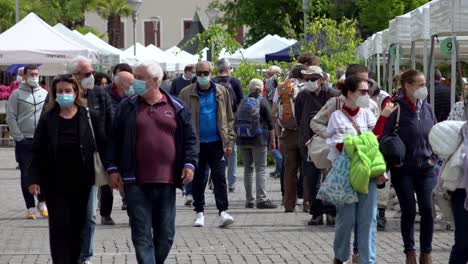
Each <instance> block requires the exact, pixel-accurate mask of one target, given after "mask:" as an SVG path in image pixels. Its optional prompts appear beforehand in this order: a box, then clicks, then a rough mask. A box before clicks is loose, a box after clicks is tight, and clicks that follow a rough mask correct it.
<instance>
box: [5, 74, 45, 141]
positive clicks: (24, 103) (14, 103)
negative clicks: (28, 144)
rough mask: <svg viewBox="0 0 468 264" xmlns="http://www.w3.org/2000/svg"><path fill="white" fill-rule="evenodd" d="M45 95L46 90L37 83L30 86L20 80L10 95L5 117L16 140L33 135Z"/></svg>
mask: <svg viewBox="0 0 468 264" xmlns="http://www.w3.org/2000/svg"><path fill="white" fill-rule="evenodd" d="M46 97H47V91H46V90H44V89H42V88H41V87H40V86H39V85H38V86H36V87H31V86H29V84H27V83H26V82H22V83H21V84H20V86H19V88H18V89H16V90H15V91H13V93H12V94H11V95H10V98H9V99H8V105H7V117H6V118H7V123H8V126H9V128H10V133H11V136H12V137H13V138H14V139H15V141H16V142H19V141H22V140H23V139H25V138H33V137H34V131H35V130H36V126H37V123H38V122H39V118H40V116H41V112H42V108H43V106H44V102H45V100H46Z"/></svg>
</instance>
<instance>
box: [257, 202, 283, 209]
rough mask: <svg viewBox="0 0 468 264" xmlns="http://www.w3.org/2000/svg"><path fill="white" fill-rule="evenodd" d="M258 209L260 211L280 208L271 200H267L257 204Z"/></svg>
mask: <svg viewBox="0 0 468 264" xmlns="http://www.w3.org/2000/svg"><path fill="white" fill-rule="evenodd" d="M257 208H258V209H276V208H278V205H276V204H274V203H273V202H272V201H270V200H265V201H263V202H260V203H257Z"/></svg>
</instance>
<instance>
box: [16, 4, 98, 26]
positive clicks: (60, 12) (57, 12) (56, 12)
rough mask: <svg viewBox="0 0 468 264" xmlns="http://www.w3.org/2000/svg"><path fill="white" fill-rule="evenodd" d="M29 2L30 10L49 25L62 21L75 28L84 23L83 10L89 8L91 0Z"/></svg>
mask: <svg viewBox="0 0 468 264" xmlns="http://www.w3.org/2000/svg"><path fill="white" fill-rule="evenodd" d="M22 2H25V1H22ZM30 4H31V11H32V12H34V13H36V14H37V15H38V16H39V17H41V18H42V19H43V20H44V21H45V22H46V23H48V24H49V25H51V26H54V25H55V24H57V23H62V24H63V25H65V26H67V27H68V28H70V29H75V28H76V27H77V26H83V25H84V12H85V11H87V10H89V8H90V6H91V5H90V4H91V0H31V1H30Z"/></svg>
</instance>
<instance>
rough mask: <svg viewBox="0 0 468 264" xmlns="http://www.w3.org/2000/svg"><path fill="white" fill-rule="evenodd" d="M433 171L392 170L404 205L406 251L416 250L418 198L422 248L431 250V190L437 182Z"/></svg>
mask: <svg viewBox="0 0 468 264" xmlns="http://www.w3.org/2000/svg"><path fill="white" fill-rule="evenodd" d="M436 181H437V179H436V177H435V174H434V170H433V169H432V168H430V169H419V170H413V169H408V168H404V167H403V168H394V169H392V184H393V188H394V189H395V192H396V194H397V197H398V201H399V203H400V208H401V235H402V237H403V244H404V252H405V254H406V253H408V252H410V251H414V250H415V245H414V222H415V218H416V200H415V198H414V193H416V196H417V198H418V208H419V214H420V215H421V224H420V225H421V231H420V238H419V242H420V244H421V245H420V247H421V248H420V251H421V253H431V251H432V237H433V235H434V219H433V218H432V190H434V187H435V185H436Z"/></svg>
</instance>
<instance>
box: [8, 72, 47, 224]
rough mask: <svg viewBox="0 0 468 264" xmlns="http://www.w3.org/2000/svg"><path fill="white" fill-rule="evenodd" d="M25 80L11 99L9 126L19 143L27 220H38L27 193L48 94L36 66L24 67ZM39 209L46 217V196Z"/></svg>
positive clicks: (17, 148)
mask: <svg viewBox="0 0 468 264" xmlns="http://www.w3.org/2000/svg"><path fill="white" fill-rule="evenodd" d="M24 78H25V80H24V81H22V82H20V83H19V88H18V89H16V90H14V91H13V93H12V94H11V95H10V97H9V99H8V105H7V114H6V118H7V123H8V126H9V128H10V133H11V136H12V137H13V139H14V140H15V142H16V145H15V156H16V159H17V161H18V164H19V167H20V172H21V191H22V192H23V198H24V201H25V203H26V209H27V210H28V211H27V213H26V218H28V219H36V217H37V215H38V212H37V210H36V204H35V203H36V202H35V200H34V196H33V195H32V194H30V193H29V191H28V186H27V185H28V170H29V166H30V165H31V161H32V142H33V137H34V131H35V130H36V126H37V123H38V122H39V117H40V116H41V113H42V108H43V106H44V102H45V100H46V97H47V91H46V90H44V89H42V88H41V87H40V86H39V69H38V68H37V66H36V65H34V64H29V65H26V66H25V67H24ZM37 199H38V201H39V204H38V206H37V207H38V208H37V209H38V210H39V213H40V214H41V216H43V217H47V216H48V215H49V214H48V211H47V206H46V204H45V200H44V196H43V195H42V194H39V195H38V196H37Z"/></svg>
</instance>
